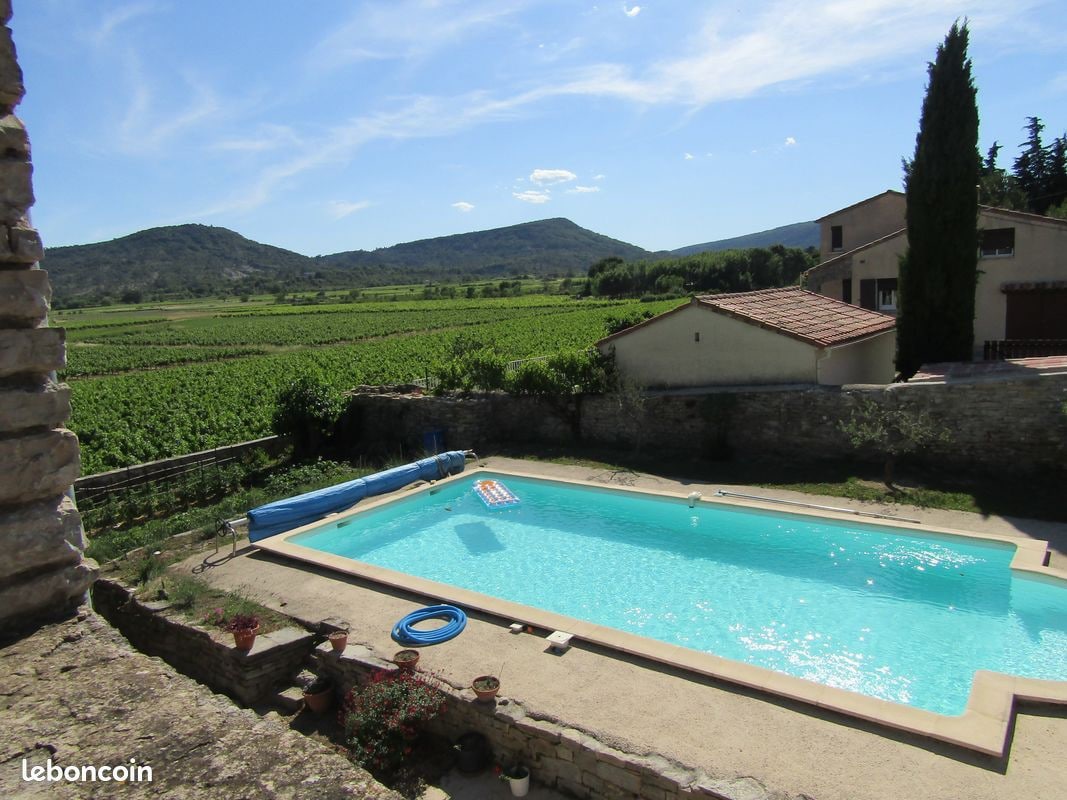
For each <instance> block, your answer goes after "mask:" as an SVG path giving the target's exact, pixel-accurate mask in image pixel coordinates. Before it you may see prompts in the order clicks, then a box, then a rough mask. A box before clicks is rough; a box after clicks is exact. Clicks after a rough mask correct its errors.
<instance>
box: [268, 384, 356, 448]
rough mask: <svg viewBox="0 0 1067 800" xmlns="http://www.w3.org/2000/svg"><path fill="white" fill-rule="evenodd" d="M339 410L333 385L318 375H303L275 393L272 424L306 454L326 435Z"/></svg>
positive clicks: (294, 446)
mask: <svg viewBox="0 0 1067 800" xmlns="http://www.w3.org/2000/svg"><path fill="white" fill-rule="evenodd" d="M340 413H341V398H340V395H339V393H338V392H337V390H336V389H334V388H333V387H332V386H330V385H329V384H327V383H326V382H325V381H322V380H319V379H318V378H312V377H303V378H299V379H297V380H295V381H293V382H292V383H291V384H289V385H288V386H287V387H285V389H283V390H282V391H281V393H280V394H279V395H278V404H277V407H276V408H275V409H274V415H273V417H272V418H271V428H272V430H273V431H274V432H275V433H276V434H278V435H279V436H285V435H287V436H289V437H290V438H291V440H292V443H293V450H294V451H295V452H296V453H297V454H299V455H308V454H311V453H314V452H316V451H317V450H318V448H319V447H320V446H321V445H322V444H323V443H325V441H326V440H327V439H328V438H329V436H330V434H331V433H332V432H333V427H334V425H335V424H336V423H337V418H338V416H339V415H340Z"/></svg>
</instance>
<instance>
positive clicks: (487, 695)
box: [471, 675, 500, 700]
mask: <svg viewBox="0 0 1067 800" xmlns="http://www.w3.org/2000/svg"><path fill="white" fill-rule="evenodd" d="M471 688H472V689H473V690H474V693H475V694H476V695H478V699H479V700H492V699H493V698H494V697H496V693H497V692H499V691H500V679H499V678H496V677H494V676H492V675H479V676H478V677H477V678H475V679H474V680H473V681H471Z"/></svg>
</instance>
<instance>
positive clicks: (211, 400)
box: [51, 286, 679, 475]
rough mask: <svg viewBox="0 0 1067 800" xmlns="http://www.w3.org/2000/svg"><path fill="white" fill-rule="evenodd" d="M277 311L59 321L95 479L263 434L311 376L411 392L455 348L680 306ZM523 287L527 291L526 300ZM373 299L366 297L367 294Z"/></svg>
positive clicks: (273, 305)
mask: <svg viewBox="0 0 1067 800" xmlns="http://www.w3.org/2000/svg"><path fill="white" fill-rule="evenodd" d="M388 288H389V290H390V291H391V293H392V295H393V296H402V295H403V294H404V291H405V289H407V288H412V289H413V291H411V292H409V294H410V295H413V297H411V299H409V300H404V299H398V300H390V301H370V302H367V301H366V299H365V298H364V299H363V300H362V301H361V302H356V303H353V302H343V303H342V302H330V301H331V300H332V299H333V298H331V297H326V298H321V297H320V298H318V300H319V302H318V303H317V304H313V305H303V304H301V305H294V304H288V303H278V302H277V301H276V300H275V298H270V297H253V298H248V299H247V300H243V301H242V300H238V299H229V300H217V299H216V300H204V301H200V302H175V303H167V304H162V305H144V306H115V307H108V308H99V309H83V310H78V311H66V312H64V311H56V312H54V313H53V314H52V318H51V323H52V325H54V326H56V327H65V328H66V329H67V367H66V369H65V370H64V372H63V373H62V374H61V376H60V377H61V378H63V379H65V380H66V381H67V382H68V383H69V384H70V386H71V395H72V406H73V412H72V418H71V422H70V427H71V428H72V429H73V430H74V431H75V432H76V433H77V434H78V436H79V438H80V439H81V442H82V471H83V473H84V474H87V475H88V474H93V473H96V472H101V471H104V470H108V469H114V468H117V467H122V466H126V465H129V464H136V463H141V462H144V461H151V460H155V459H159V458H166V457H168V456H172V455H179V454H182V453H188V452H193V451H196V450H202V449H206V448H209V447H213V446H217V445H222V444H230V443H233V442H239V441H244V440H247V439H254V438H256V437H259V436H265V435H267V434H269V433H270V417H271V412H272V411H273V409H274V404H275V399H276V397H277V395H278V392H279V391H280V390H281V388H282V387H284V386H285V385H286V384H287V383H288V382H290V381H291V380H293V379H295V378H298V377H301V376H304V375H313V376H317V377H320V378H322V379H323V380H325V381H326V382H328V383H329V384H331V385H332V386H334V387H336V388H338V389H341V390H345V389H349V388H351V387H352V386H356V385H358V384H378V383H398V382H408V381H411V380H414V379H417V378H422V377H425V376H426V375H427V374H429V373H430V372H431V371H432V370H433V368H434V366H435V365H436V364H438V363H439V362H441V361H442V360H444V359H446V358H447V357H448V355H449V354H450V352H451V349H452V345H453V343H454V342H455V340H456V338H457V337H459V336H463V337H464V338H465V339H468V340H469V339H474V340H476V341H478V342H481V343H483V344H486V345H493V346H495V347H496V348H498V349H499V350H500V352H501V353H503V354H504V355H505V356H507V357H508V358H512V359H520V358H530V357H533V356H542V355H549V354H551V353H555V352H558V351H561V350H580V349H584V348H587V347H589V346H590V345H591V344H592V343H593V342H595V341H596V340H597V339H599V338H600V337H602V336H603V335H604V333H605V328H604V323H605V320H606V319H607V318H608V317H612V316H614V317H618V316H622V315H625V314H627V313H629V312H631V311H635V310H640V311H644V310H650V311H653V312H659V311H663V310H666V309H667V308H670V307H672V306H674V305H677V304H678V302H679V301H677V300H675V301H665V302H658V303H640V302H638V301H634V300H627V301H606V300H590V299H584V300H575V299H573V298H570V297H566V296H561V295H548V294H526V295H520V296H517V297H506V298H489V299H466V298H463V299H453V300H420V299H418V298H419V296H420V291H421V289H422V287H421V286H416V287H388ZM531 288H533V287H531ZM372 291H373V290H371V291H369V292H368V294H371V293H372Z"/></svg>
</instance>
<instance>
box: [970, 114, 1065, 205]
mask: <svg viewBox="0 0 1067 800" xmlns="http://www.w3.org/2000/svg"><path fill="white" fill-rule="evenodd" d="M1044 130H1045V125H1044V123H1043V122H1042V121H1041V118H1040V117H1029V118H1028V120H1027V125H1026V131H1027V138H1026V141H1025V142H1023V143H1022V144H1020V145H1019V147H1020V148H1021V152H1020V153H1019V156H1018V157H1017V158H1016V159H1015V162H1014V163H1013V164H1012V169H1011V171H1010V172H1009V171H1008V170H1006V169H1002V168H1000V167H998V166H997V158H998V156H999V155H1000V151H1001V150H1002V149H1003V147H1002V146H1001V145H1000V143H999V142H996V141H994V142H993V145H992V147H990V148H989V151H988V152H987V153H986V157H985V160H984V161H983V162H982V166H981V173H980V177H979V182H978V185H979V198H978V202H980V203H983V204H985V205H989V206H996V207H997V208H1007V209H1011V210H1013V211H1029V212H1031V213H1034V214H1042V215H1046V216H1050V217H1058V218H1060V219H1067V133H1065V134H1063V135H1062V136H1058V137H1056V138H1055V139H1053V140H1052V142H1051V143H1050V144H1048V145H1046V144H1045V143H1044V142H1043V141H1042V139H1041V134H1042V132H1043V131H1044Z"/></svg>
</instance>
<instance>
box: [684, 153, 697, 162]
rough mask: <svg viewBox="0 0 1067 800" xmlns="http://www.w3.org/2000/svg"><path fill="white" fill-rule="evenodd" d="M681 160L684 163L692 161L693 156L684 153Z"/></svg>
mask: <svg viewBox="0 0 1067 800" xmlns="http://www.w3.org/2000/svg"><path fill="white" fill-rule="evenodd" d="M682 158H684V159H685V160H686V161H692V160H693V159H694V158H695V156H694V155H693V154H692V153H685V154H683V155H682Z"/></svg>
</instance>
